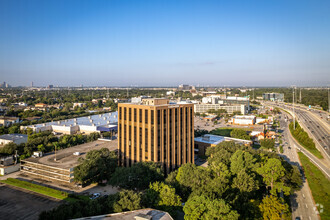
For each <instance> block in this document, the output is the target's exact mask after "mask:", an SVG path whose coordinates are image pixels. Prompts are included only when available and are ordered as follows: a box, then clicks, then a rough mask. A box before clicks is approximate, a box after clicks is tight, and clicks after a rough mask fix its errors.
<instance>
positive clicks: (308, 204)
mask: <svg viewBox="0 0 330 220" xmlns="http://www.w3.org/2000/svg"><path fill="white" fill-rule="evenodd" d="M280 125H281V127H280V129H281V130H282V131H283V132H282V141H283V143H284V145H283V150H284V152H283V154H280V155H281V156H282V157H283V158H284V159H285V160H286V161H288V162H289V163H290V164H292V165H296V166H298V167H299V169H300V170H302V168H301V165H300V161H299V157H298V154H297V151H296V148H299V147H298V146H297V145H296V143H295V140H294V139H293V138H292V136H291V135H290V131H289V128H288V122H285V121H284V119H283V114H282V117H281V120H280ZM290 200H291V208H292V219H296V217H300V219H302V220H304V219H308V220H314V219H320V218H319V216H318V215H317V212H316V206H315V204H314V200H313V197H312V194H311V191H310V189H309V186H308V183H307V181H306V179H305V177H304V176H303V186H302V188H301V190H300V191H297V192H295V194H293V195H292V196H291V198H290Z"/></svg>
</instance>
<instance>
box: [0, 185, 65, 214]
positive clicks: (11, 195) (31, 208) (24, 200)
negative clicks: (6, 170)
mask: <svg viewBox="0 0 330 220" xmlns="http://www.w3.org/2000/svg"><path fill="white" fill-rule="evenodd" d="M0 195H1V196H0V216H1V219H6V220H12V219H13V220H14V219H27V220H30V219H31V220H32V219H33V220H34V219H38V217H39V214H40V213H41V212H42V211H45V210H49V209H52V208H54V207H56V206H58V205H59V204H60V203H61V202H60V201H58V200H55V199H50V198H48V197H45V196H41V195H39V194H35V193H32V192H28V191H23V190H18V189H15V188H12V187H9V186H6V185H4V184H1V183H0Z"/></svg>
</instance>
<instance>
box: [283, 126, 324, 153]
mask: <svg viewBox="0 0 330 220" xmlns="http://www.w3.org/2000/svg"><path fill="white" fill-rule="evenodd" d="M296 123H297V126H296V131H298V130H299V131H300V134H295V131H294V130H293V127H292V126H293V123H292V122H291V123H290V125H289V130H290V133H291V135H292V137H294V139H295V140H296V141H297V142H298V143H299V144H301V145H302V146H303V147H305V148H306V149H307V150H308V151H309V152H311V153H312V154H314V156H316V157H317V158H319V159H323V156H322V154H321V152H320V151H319V150H318V149H317V148H316V147H315V143H314V141H313V139H312V138H310V137H309V135H308V134H307V132H306V131H304V129H302V128H301V127H300V125H299V123H298V122H296ZM306 141H308V142H306Z"/></svg>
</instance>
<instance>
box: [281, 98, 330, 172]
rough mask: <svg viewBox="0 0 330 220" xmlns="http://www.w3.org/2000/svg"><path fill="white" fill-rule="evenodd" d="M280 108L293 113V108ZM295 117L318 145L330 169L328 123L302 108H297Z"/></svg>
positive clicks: (285, 106)
mask: <svg viewBox="0 0 330 220" xmlns="http://www.w3.org/2000/svg"><path fill="white" fill-rule="evenodd" d="M280 107H282V108H284V109H286V110H289V111H291V112H292V106H291V107H290V106H287V105H280ZM294 112H295V115H296V117H297V119H298V121H299V123H300V125H301V126H302V127H303V128H304V129H305V130H306V132H307V133H308V134H309V136H310V137H311V138H313V140H314V142H315V143H316V144H317V145H318V148H319V150H320V151H321V153H323V154H324V157H325V158H326V160H327V164H326V165H327V166H328V167H330V164H329V161H330V149H329V148H330V136H329V128H328V126H327V124H326V123H324V122H322V121H321V120H319V119H317V118H316V117H317V116H315V115H314V114H313V113H311V112H309V111H307V110H303V109H302V108H301V107H300V108H295V111H294Z"/></svg>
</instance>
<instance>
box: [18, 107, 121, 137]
mask: <svg viewBox="0 0 330 220" xmlns="http://www.w3.org/2000/svg"><path fill="white" fill-rule="evenodd" d="M117 123H118V112H110V113H104V114H99V115H91V116H86V117H79V118H73V119H66V120H61V121H54V122H48V123H43V124H35V125H28V126H21V130H25V129H27V128H31V129H32V130H33V131H34V132H37V133H38V132H41V131H54V132H57V133H63V134H75V133H77V132H81V133H87V134H89V133H93V132H99V131H106V130H115V129H116V128H117ZM109 125H116V127H115V128H113V127H111V128H110V127H109Z"/></svg>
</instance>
